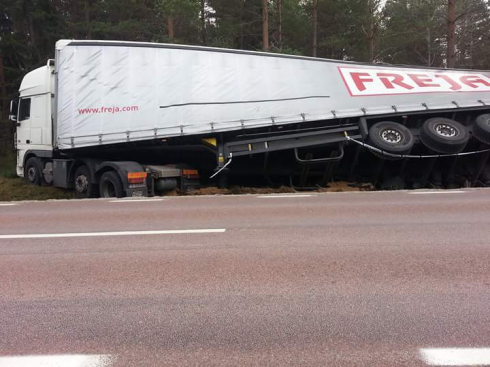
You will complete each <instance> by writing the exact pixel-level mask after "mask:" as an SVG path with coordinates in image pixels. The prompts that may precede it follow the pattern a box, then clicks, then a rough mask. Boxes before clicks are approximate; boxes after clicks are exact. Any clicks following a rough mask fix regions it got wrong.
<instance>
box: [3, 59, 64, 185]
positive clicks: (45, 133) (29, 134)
mask: <svg viewBox="0 0 490 367" xmlns="http://www.w3.org/2000/svg"><path fill="white" fill-rule="evenodd" d="M54 84H55V78H54V60H49V61H48V63H47V65H46V66H42V67H40V68H37V69H35V70H33V71H31V72H30V73H28V74H27V75H26V76H25V77H24V79H23V80H22V83H21V85H20V88H19V92H20V96H19V99H18V100H16V101H14V102H13V103H12V106H11V112H10V113H11V119H12V120H13V121H16V123H17V130H16V138H15V144H16V147H17V174H18V175H19V176H21V177H24V156H25V154H26V152H27V151H29V150H36V151H46V152H51V151H52V150H53V111H54V101H55V99H54V91H55V86H54Z"/></svg>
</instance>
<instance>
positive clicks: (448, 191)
mask: <svg viewBox="0 0 490 367" xmlns="http://www.w3.org/2000/svg"><path fill="white" fill-rule="evenodd" d="M466 193H467V191H450V190H447V191H410V192H408V194H410V195H429V194H466Z"/></svg>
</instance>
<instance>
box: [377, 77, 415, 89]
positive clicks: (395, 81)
mask: <svg viewBox="0 0 490 367" xmlns="http://www.w3.org/2000/svg"><path fill="white" fill-rule="evenodd" d="M376 75H377V76H378V77H379V80H381V82H382V83H383V84H384V86H385V87H386V88H387V89H395V87H394V85H398V86H399V87H402V88H405V89H408V90H410V89H413V88H414V87H412V86H411V85H408V84H406V83H404V82H403V75H400V74H390V73H377V74H376ZM388 78H391V80H388Z"/></svg>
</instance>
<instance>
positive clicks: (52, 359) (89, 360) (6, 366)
mask: <svg viewBox="0 0 490 367" xmlns="http://www.w3.org/2000/svg"><path fill="white" fill-rule="evenodd" d="M112 362H113V358H112V357H111V356H110V355H82V354H73V355H50V356H9V357H0V367H34V366H35V367H109V366H111V365H112Z"/></svg>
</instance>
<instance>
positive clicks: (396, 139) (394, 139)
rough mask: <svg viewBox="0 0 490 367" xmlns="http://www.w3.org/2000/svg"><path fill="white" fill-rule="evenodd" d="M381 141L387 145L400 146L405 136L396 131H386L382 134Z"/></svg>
mask: <svg viewBox="0 0 490 367" xmlns="http://www.w3.org/2000/svg"><path fill="white" fill-rule="evenodd" d="M380 137H381V139H383V140H384V141H385V142H387V143H392V144H399V143H401V141H402V140H403V135H402V134H401V133H400V132H399V131H397V130H394V129H384V130H382V131H381V133H380Z"/></svg>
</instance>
